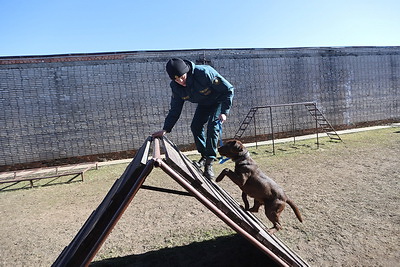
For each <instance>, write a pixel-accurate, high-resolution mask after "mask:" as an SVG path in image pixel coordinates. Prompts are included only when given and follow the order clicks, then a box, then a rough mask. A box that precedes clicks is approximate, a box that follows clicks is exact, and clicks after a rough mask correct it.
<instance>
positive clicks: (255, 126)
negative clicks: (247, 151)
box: [253, 112, 258, 149]
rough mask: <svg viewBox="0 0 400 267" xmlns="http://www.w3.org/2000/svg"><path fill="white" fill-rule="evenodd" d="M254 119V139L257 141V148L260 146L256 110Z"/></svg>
mask: <svg viewBox="0 0 400 267" xmlns="http://www.w3.org/2000/svg"><path fill="white" fill-rule="evenodd" d="M253 121H254V141H255V142H256V149H257V148H258V145H257V124H256V113H255V112H254V118H253Z"/></svg>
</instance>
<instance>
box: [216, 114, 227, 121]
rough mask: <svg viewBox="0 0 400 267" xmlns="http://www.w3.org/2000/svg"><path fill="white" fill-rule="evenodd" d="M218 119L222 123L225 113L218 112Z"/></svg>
mask: <svg viewBox="0 0 400 267" xmlns="http://www.w3.org/2000/svg"><path fill="white" fill-rule="evenodd" d="M218 119H219V120H220V121H221V123H223V122H224V121H226V115H225V114H220V115H219V117H218Z"/></svg>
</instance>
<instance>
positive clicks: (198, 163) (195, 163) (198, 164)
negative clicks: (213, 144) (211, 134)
mask: <svg viewBox="0 0 400 267" xmlns="http://www.w3.org/2000/svg"><path fill="white" fill-rule="evenodd" d="M206 159H207V158H206V157H204V156H201V159H199V161H194V162H193V163H194V165H196V167H197V168H199V169H202V168H203V167H204V164H205V163H206Z"/></svg>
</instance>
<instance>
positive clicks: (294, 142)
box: [292, 106, 296, 145]
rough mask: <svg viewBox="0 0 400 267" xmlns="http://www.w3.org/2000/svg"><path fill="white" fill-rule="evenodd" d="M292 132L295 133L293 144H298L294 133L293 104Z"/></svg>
mask: <svg viewBox="0 0 400 267" xmlns="http://www.w3.org/2000/svg"><path fill="white" fill-rule="evenodd" d="M292 134H293V145H296V135H295V133H294V110H293V106H292Z"/></svg>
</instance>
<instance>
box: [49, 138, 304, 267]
mask: <svg viewBox="0 0 400 267" xmlns="http://www.w3.org/2000/svg"><path fill="white" fill-rule="evenodd" d="M161 149H163V150H164V151H163V152H164V154H165V157H163V158H161ZM154 167H159V168H161V169H162V170H163V171H164V172H165V173H167V174H168V175H169V176H170V177H172V178H173V179H174V180H175V181H176V182H178V183H179V184H180V185H181V186H182V187H184V188H185V189H186V190H187V191H188V192H189V193H190V194H191V195H193V196H194V197H195V198H196V199H198V200H199V201H200V202H201V203H202V204H204V205H205V206H206V207H207V208H208V209H209V210H211V211H212V212H213V213H214V214H215V215H217V216H218V217H219V218H220V219H221V220H223V221H224V222H225V223H226V224H228V225H229V226H230V227H231V228H232V229H233V230H235V231H236V232H237V233H239V234H241V235H242V236H243V237H244V238H246V239H247V240H248V241H250V242H251V243H252V244H253V245H255V246H256V247H257V248H258V249H260V250H261V251H263V252H264V253H266V254H267V255H268V256H269V257H270V258H271V259H272V260H274V261H275V262H276V263H277V264H278V265H281V266H308V264H307V263H306V262H305V261H304V260H302V259H301V258H300V257H299V256H298V255H297V254H296V253H294V252H293V251H292V250H290V249H289V248H288V247H287V246H285V245H284V244H283V243H282V241H280V240H279V239H278V238H277V237H275V236H273V235H270V234H269V233H268V232H267V228H266V227H265V226H264V225H263V224H262V223H261V222H260V221H259V220H258V219H257V218H256V217H255V216H254V215H252V214H251V213H250V212H247V211H244V210H243V209H242V208H241V207H240V205H239V203H238V202H237V201H235V200H234V199H233V198H232V197H231V196H230V195H229V194H228V193H227V192H226V191H224V190H223V189H222V188H221V187H219V186H218V185H217V184H215V183H214V182H212V181H209V180H208V179H206V178H205V177H204V176H203V175H202V173H201V171H200V170H199V169H198V168H197V167H196V166H195V165H193V163H192V161H191V160H189V159H188V158H187V157H186V156H185V155H183V154H182V153H181V152H180V151H179V149H178V148H177V147H176V146H175V145H174V144H173V143H172V142H171V141H170V140H169V139H167V138H166V137H163V138H161V139H158V138H156V139H152V138H151V137H148V138H147V139H146V141H145V142H144V144H143V145H142V147H141V148H140V149H139V150H138V151H137V153H136V155H135V157H134V159H133V160H132V162H131V163H130V164H129V166H128V167H127V168H126V170H125V172H124V173H123V174H122V176H121V177H120V178H119V179H118V180H116V181H115V183H114V185H113V186H112V187H111V189H110V191H109V192H108V194H107V195H106V197H105V198H104V200H103V201H102V202H101V204H100V205H99V206H98V208H97V209H96V210H95V211H93V213H92V214H91V215H90V217H89V218H88V219H87V221H86V222H85V224H84V225H83V226H82V228H81V230H80V231H79V232H78V233H77V235H76V236H75V238H74V239H73V240H72V241H71V243H70V244H69V245H68V246H67V247H65V249H64V250H63V251H62V252H61V254H60V255H59V257H58V258H57V260H56V261H55V262H54V264H53V265H52V266H88V265H89V264H90V262H91V261H92V259H93V258H94V256H95V255H96V253H97V251H98V250H99V249H100V247H101V245H102V244H103V242H104V241H105V240H106V238H107V236H108V235H109V234H110V232H111V230H112V229H113V227H114V226H115V224H116V223H117V221H118V220H119V218H120V217H121V216H122V214H123V212H124V211H125V210H126V208H127V207H128V205H129V204H130V202H131V201H132V199H133V197H134V196H135V195H136V193H137V191H138V190H139V189H140V187H141V186H142V184H143V182H144V181H145V179H146V177H147V176H148V175H149V174H150V173H151V171H152V169H153V168H154Z"/></svg>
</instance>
